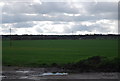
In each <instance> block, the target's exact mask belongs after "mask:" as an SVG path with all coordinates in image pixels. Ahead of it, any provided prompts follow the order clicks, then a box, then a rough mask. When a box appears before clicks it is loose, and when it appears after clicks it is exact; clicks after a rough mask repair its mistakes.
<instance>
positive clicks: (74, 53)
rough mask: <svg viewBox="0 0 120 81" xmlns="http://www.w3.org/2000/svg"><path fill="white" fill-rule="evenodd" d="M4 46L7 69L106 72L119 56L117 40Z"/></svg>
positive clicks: (21, 42)
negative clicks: (13, 67) (9, 67)
mask: <svg viewBox="0 0 120 81" xmlns="http://www.w3.org/2000/svg"><path fill="white" fill-rule="evenodd" d="M2 44H3V46H2V47H3V48H2V53H3V55H2V57H3V65H6V66H31V67H43V66H44V67H46V66H47V67H48V66H63V67H65V68H68V67H66V66H68V65H69V66H71V68H69V69H74V67H76V68H79V67H83V68H84V69H85V68H90V69H89V70H91V68H93V69H96V68H102V66H106V68H107V67H110V66H111V65H113V64H115V63H114V60H113V59H115V58H116V57H117V52H118V46H117V45H118V41H117V40H12V45H11V46H10V41H8V40H4V41H3V42H2ZM93 56H96V57H93ZM91 57H93V58H91ZM101 57H102V58H101ZM103 57H106V59H103ZM85 59H87V60H85ZM91 59H92V60H91ZM111 61H112V62H113V63H112V62H111ZM111 63H112V64H111ZM82 64H83V65H82ZM108 64H109V65H108ZM84 66H86V67H84ZM111 67H112V66H111ZM81 70H82V68H81V69H80V71H81Z"/></svg>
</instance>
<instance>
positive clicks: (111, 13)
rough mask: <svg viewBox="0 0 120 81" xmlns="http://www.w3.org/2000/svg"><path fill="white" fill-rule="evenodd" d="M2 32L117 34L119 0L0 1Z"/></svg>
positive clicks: (0, 28) (0, 27) (0, 29)
mask: <svg viewBox="0 0 120 81" xmlns="http://www.w3.org/2000/svg"><path fill="white" fill-rule="evenodd" d="M0 7H2V11H1V12H0V13H1V15H2V24H1V26H0V31H1V33H0V34H10V30H9V29H10V27H11V29H12V34H43V35H53V34H59V35H70V34H74V35H79V34H94V33H96V34H117V33H118V29H117V27H118V26H117V19H118V3H117V2H40V1H38V0H36V1H32V2H0Z"/></svg>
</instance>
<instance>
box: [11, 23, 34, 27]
mask: <svg viewBox="0 0 120 81" xmlns="http://www.w3.org/2000/svg"><path fill="white" fill-rule="evenodd" d="M34 25H35V24H34V23H33V22H20V23H16V24H14V25H13V27H15V28H28V27H33V26H34Z"/></svg>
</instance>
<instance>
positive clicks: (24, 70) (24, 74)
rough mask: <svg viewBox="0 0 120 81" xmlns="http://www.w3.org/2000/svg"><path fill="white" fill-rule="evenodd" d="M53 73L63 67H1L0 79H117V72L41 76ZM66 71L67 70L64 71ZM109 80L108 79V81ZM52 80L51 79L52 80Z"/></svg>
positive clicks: (46, 80)
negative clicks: (0, 77)
mask: <svg viewBox="0 0 120 81" xmlns="http://www.w3.org/2000/svg"><path fill="white" fill-rule="evenodd" d="M50 72H51V73H55V72H65V70H64V69H60V68H28V67H11V66H9V67H6V66H3V67H2V79H3V80H2V81H7V79H9V80H13V79H14V80H15V79H16V80H15V81H17V80H24V81H26V80H30V81H32V80H33V81H38V80H40V81H50V80H51V79H59V80H61V81H62V79H63V81H66V80H68V81H70V80H73V81H75V80H82V79H84V80H86V79H89V80H91V79H105V80H106V79H110V80H114V79H115V80H117V79H119V77H118V74H119V73H117V72H114V73H104V72H99V73H97V72H96V73H95V72H94V73H68V75H61V76H59V75H57V76H41V75H42V74H43V73H50ZM66 72H67V71H66ZM110 80H109V81H110ZM115 80H114V81H115ZM52 81H53V80H52ZM55 81H56V80H55Z"/></svg>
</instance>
